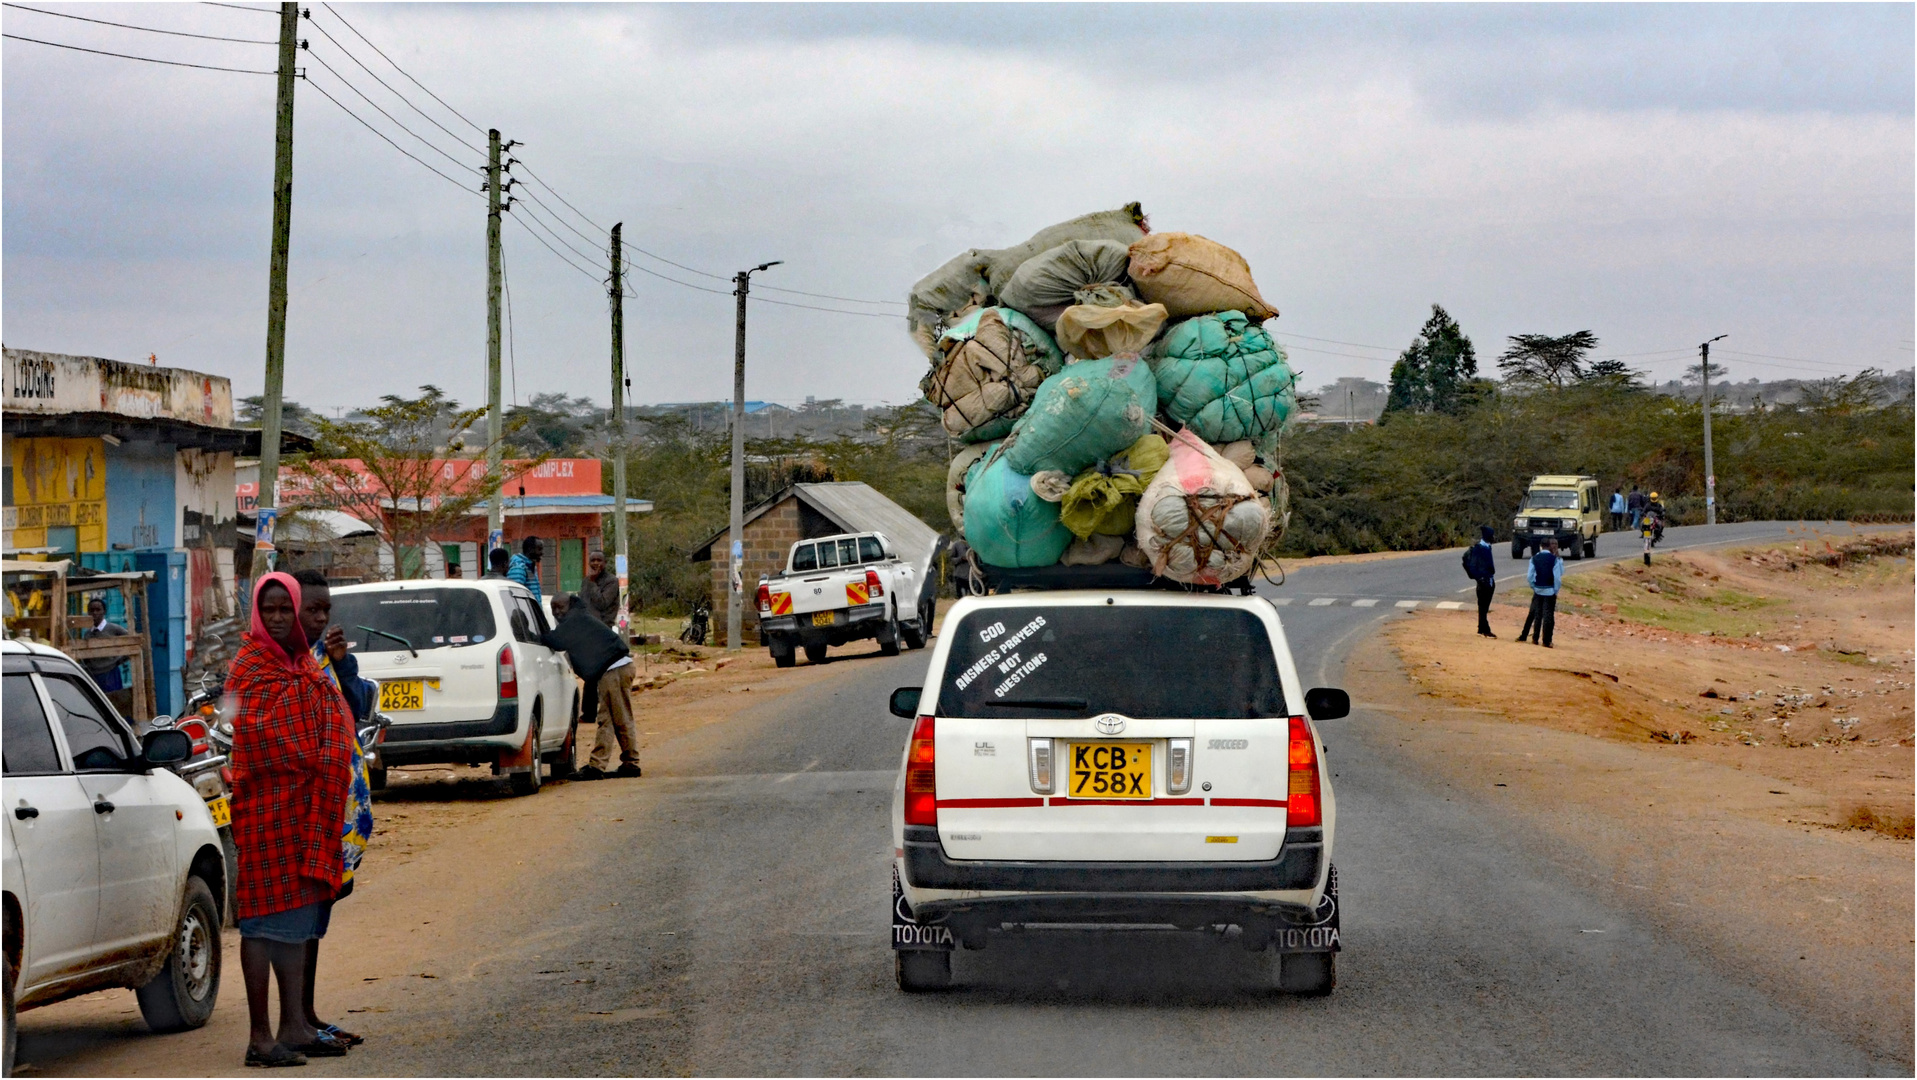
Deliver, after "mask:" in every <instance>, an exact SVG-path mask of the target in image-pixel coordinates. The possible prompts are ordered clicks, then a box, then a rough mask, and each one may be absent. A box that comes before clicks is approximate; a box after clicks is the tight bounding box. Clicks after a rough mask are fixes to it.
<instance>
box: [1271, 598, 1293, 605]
mask: <svg viewBox="0 0 1917 1080" xmlns="http://www.w3.org/2000/svg"><path fill="white" fill-rule="evenodd" d="M1290 603H1291V597H1289V596H1280V597H1278V598H1276V599H1274V600H1273V601H1272V602H1271V606H1272V607H1284V606H1286V605H1287V604H1290Z"/></svg>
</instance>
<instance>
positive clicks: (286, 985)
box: [226, 573, 353, 1067]
mask: <svg viewBox="0 0 1917 1080" xmlns="http://www.w3.org/2000/svg"><path fill="white" fill-rule="evenodd" d="M299 610H300V586H299V583H298V582H297V581H295V580H293V578H292V577H291V576H290V575H288V574H279V573H271V574H266V575H264V576H262V577H261V578H260V580H259V583H258V584H257V585H256V586H255V587H254V590H253V625H252V629H251V631H250V632H249V633H248V634H247V637H246V640H245V641H244V642H243V643H242V644H241V646H240V651H239V655H238V656H236V657H234V658H233V663H232V666H231V668H230V669H229V671H228V674H227V678H226V692H227V693H229V694H232V695H234V713H233V842H234V844H235V845H236V846H237V847H238V848H239V854H240V860H239V861H240V865H239V879H238V889H237V893H238V904H237V906H238V909H239V910H238V915H239V923H240V970H241V972H242V973H243V974H244V975H245V978H246V1003H247V1009H248V1012H249V1013H250V1014H251V1020H252V1031H251V1034H250V1036H249V1038H248V1041H247V1050H246V1064H248V1065H255V1066H266V1067H274V1066H282V1065H303V1064H305V1063H306V1057H307V1056H309V1055H310V1056H315V1057H336V1056H338V1055H340V1054H344V1053H345V1052H346V1047H345V1045H344V1044H342V1043H339V1042H338V1041H337V1040H333V1039H328V1038H326V1037H325V1036H323V1035H322V1034H321V1033H320V1032H319V1031H318V1030H317V1029H315V1028H314V1027H313V1026H312V1024H311V1023H309V1022H308V1020H307V1017H306V1015H305V1013H304V1010H303V1009H302V1008H301V1007H300V1002H301V1000H302V991H301V987H302V985H303V983H304V982H305V971H304V967H305V963H306V951H307V950H306V943H307V942H308V941H311V940H313V939H315V938H318V937H322V936H324V935H325V933H326V923H327V920H328V916H330V914H331V908H332V903H333V897H334V895H335V894H336V893H337V892H338V891H339V884H340V873H341V869H342V867H341V860H340V843H339V828H340V821H341V820H342V815H343V814H344V813H345V803H346V788H347V784H348V781H349V776H348V767H349V766H348V761H349V756H350V754H351V751H350V749H349V748H348V746H347V740H349V739H351V738H352V737H353V735H352V722H353V721H352V713H351V711H350V710H349V708H348V706H347V704H346V699H345V698H343V697H341V696H340V693H339V690H338V689H336V688H335V687H334V686H333V684H332V682H330V681H329V680H328V679H327V678H326V676H325V675H323V674H322V673H321V672H320V670H319V667H318V665H316V664H315V663H314V662H313V656H312V653H311V652H309V651H308V649H307V642H306V635H305V634H304V633H303V632H302V631H301V629H300V621H299ZM269 971H270V972H271V973H272V974H273V975H276V976H278V979H279V984H280V1018H279V1031H278V1035H277V1038H276V1037H275V1034H274V1032H273V1031H272V1029H271V1028H270V1027H269V1025H268V1022H267V1008H266V1001H267V980H268V972H269Z"/></svg>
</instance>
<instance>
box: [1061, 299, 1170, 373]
mask: <svg viewBox="0 0 1917 1080" xmlns="http://www.w3.org/2000/svg"><path fill="white" fill-rule="evenodd" d="M1163 325H1165V305H1163V304H1124V305H1121V306H1119V307H1095V306H1093V305H1091V304H1074V305H1073V306H1071V307H1068V308H1066V309H1065V310H1064V311H1063V312H1061V313H1060V314H1059V316H1058V343H1059V344H1060V345H1063V346H1064V347H1065V351H1066V352H1068V353H1071V354H1072V355H1073V356H1075V357H1077V358H1078V359H1080V360H1102V359H1104V358H1105V357H1107V356H1119V355H1121V354H1123V353H1135V352H1138V351H1139V350H1141V349H1143V348H1144V347H1145V346H1147V345H1150V344H1151V343H1152V339H1153V338H1155V337H1157V336H1158V328H1159V327H1161V326H1163Z"/></svg>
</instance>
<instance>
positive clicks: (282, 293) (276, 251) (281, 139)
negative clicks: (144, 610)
mask: <svg viewBox="0 0 1917 1080" xmlns="http://www.w3.org/2000/svg"><path fill="white" fill-rule="evenodd" d="M299 29H300V7H299V5H298V4H281V5H280V69H279V77H280V83H279V102H278V106H279V107H278V116H277V117H276V119H275V123H274V138H273V255H272V260H271V262H270V263H269V264H268V269H267V286H266V394H265V397H266V402H265V406H264V408H262V409H261V410H260V414H261V415H260V494H259V499H258V501H257V505H256V507H255V509H254V514H255V518H254V520H255V521H257V522H258V524H257V525H256V526H255V531H254V533H253V546H254V550H256V551H260V550H261V549H262V548H263V549H264V551H263V552H262V553H263V554H264V555H265V556H266V567H265V568H266V569H267V570H271V569H273V568H274V566H275V565H276V564H277V562H278V560H277V559H276V558H275V551H274V548H273V526H274V523H275V521H276V519H277V518H278V517H279V504H278V501H277V500H278V497H279V496H278V487H279V478H280V402H281V399H282V398H283V396H284V394H285V386H286V262H287V252H288V249H289V248H290V246H291V244H292V238H293V80H294V78H296V77H297V73H296V72H295V71H294V69H293V62H294V60H296V59H297V58H298V57H299ZM260 573H261V571H260V570H258V569H255V570H254V571H253V576H254V577H258V576H259V575H260Z"/></svg>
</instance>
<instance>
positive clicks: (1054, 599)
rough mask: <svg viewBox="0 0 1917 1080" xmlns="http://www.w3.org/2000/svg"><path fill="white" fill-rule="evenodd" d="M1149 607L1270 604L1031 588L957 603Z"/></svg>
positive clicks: (1156, 592) (1224, 596) (1157, 592)
mask: <svg viewBox="0 0 1917 1080" xmlns="http://www.w3.org/2000/svg"><path fill="white" fill-rule="evenodd" d="M1106 602H1110V603H1111V604H1112V605H1113V606H1116V607H1124V606H1133V607H1138V606H1152V607H1229V608H1245V607H1253V608H1255V607H1257V606H1260V605H1262V606H1264V607H1266V608H1269V607H1270V606H1271V601H1269V600H1267V599H1265V598H1264V597H1262V596H1257V595H1252V596H1233V595H1230V594H1228V593H1188V592H1180V591H1178V590H1176V589H1031V590H1028V591H1025V592H1015V593H1004V594H1001V595H997V596H968V597H964V598H963V599H961V600H960V603H963V604H965V605H966V607H967V609H968V610H969V609H972V608H981V607H983V608H1001V607H1038V606H1041V605H1046V604H1054V605H1055V604H1102V603H1106Z"/></svg>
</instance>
